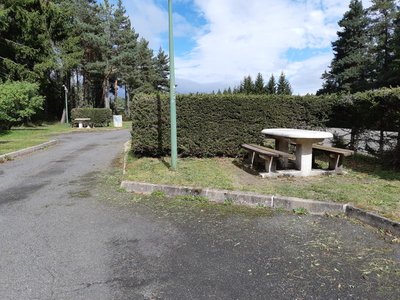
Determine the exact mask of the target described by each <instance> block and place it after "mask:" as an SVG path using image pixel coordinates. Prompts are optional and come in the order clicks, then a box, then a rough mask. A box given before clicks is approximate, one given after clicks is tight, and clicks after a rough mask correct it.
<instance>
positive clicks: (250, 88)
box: [243, 75, 254, 94]
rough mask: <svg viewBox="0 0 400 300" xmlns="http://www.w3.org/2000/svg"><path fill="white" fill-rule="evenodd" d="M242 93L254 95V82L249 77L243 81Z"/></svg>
mask: <svg viewBox="0 0 400 300" xmlns="http://www.w3.org/2000/svg"><path fill="white" fill-rule="evenodd" d="M243 93H245V94H253V93H254V82H253V79H252V78H251V76H250V75H248V76H246V77H244V79H243Z"/></svg>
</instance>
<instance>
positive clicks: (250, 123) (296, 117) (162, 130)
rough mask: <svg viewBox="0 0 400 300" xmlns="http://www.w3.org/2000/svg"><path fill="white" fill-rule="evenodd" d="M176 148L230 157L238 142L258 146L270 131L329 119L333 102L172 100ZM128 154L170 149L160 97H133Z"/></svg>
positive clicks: (164, 104) (211, 97)
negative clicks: (267, 130) (264, 132)
mask: <svg viewBox="0 0 400 300" xmlns="http://www.w3.org/2000/svg"><path fill="white" fill-rule="evenodd" d="M176 103H177V126H178V148H179V150H178V151H179V153H180V154H181V155H183V156H200V157H201V156H235V155H237V153H238V150H239V147H240V145H241V144H242V143H261V142H262V141H263V136H262V134H261V130H262V129H264V128H271V127H292V128H316V127H323V126H324V124H325V122H326V121H327V120H328V119H329V111H330V108H331V106H332V105H333V103H334V98H333V97H331V98H322V97H315V96H306V97H300V96H257V95H251V96H249V95H229V94H226V95H178V96H177V100H176ZM131 116H132V121H133V124H132V149H133V150H134V151H135V152H136V153H138V154H143V155H151V156H157V155H163V154H166V153H167V152H168V151H169V148H170V126H169V101H168V99H167V97H166V96H156V95H137V96H135V97H134V100H133V106H132V110H131Z"/></svg>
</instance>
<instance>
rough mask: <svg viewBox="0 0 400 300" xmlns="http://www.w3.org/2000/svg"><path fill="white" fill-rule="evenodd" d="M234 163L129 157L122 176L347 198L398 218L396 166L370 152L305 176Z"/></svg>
mask: <svg viewBox="0 0 400 300" xmlns="http://www.w3.org/2000/svg"><path fill="white" fill-rule="evenodd" d="M239 166H240V164H239ZM239 166H238V162H236V161H235V160H233V159H231V158H205V159H197V158H185V159H179V161H178V169H177V171H175V172H174V171H171V170H170V169H169V161H168V160H166V159H157V158H140V159H138V158H135V157H130V158H129V160H128V168H127V169H128V172H127V174H126V176H125V179H127V180H133V181H139V182H149V183H160V184H173V185H186V186H195V187H208V188H217V189H228V190H241V191H252V192H257V193H261V194H272V195H281V196H292V197H301V198H307V199H315V200H322V201H335V202H340V203H351V204H354V205H356V206H357V207H360V208H364V209H368V210H372V211H375V212H377V213H379V214H381V215H384V216H386V217H389V218H391V219H394V220H396V221H400V172H395V171H390V170H384V169H382V168H380V167H379V165H378V164H377V162H376V161H374V160H373V159H371V158H365V157H363V156H355V157H353V158H350V159H347V160H346V162H345V167H346V168H345V170H346V171H347V172H348V173H347V174H345V175H329V176H317V177H306V178H304V177H301V178H300V177H299V178H295V177H281V178H268V179H262V178H260V177H258V176H256V175H254V174H250V173H248V172H246V171H244V170H243V169H241V168H240V167H239Z"/></svg>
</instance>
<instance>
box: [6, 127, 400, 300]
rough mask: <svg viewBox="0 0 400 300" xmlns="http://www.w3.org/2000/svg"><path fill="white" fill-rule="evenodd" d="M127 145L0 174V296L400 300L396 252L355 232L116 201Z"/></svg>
mask: <svg viewBox="0 0 400 300" xmlns="http://www.w3.org/2000/svg"><path fill="white" fill-rule="evenodd" d="M128 139H129V132H128V131H115V132H103V133H90V134H80V133H79V134H71V135H65V136H63V137H62V138H61V139H60V143H59V144H58V145H57V146H55V147H52V148H50V149H48V150H46V151H44V152H40V153H35V154H33V155H30V156H27V157H24V158H21V159H18V160H15V161H11V162H7V163H5V164H1V165H0V179H1V180H0V253H1V255H0V271H1V272H0V298H1V299H399V298H400V285H399V282H400V245H399V244H398V243H396V242H395V241H392V240H393V239H394V238H390V237H385V236H383V235H381V234H380V233H378V232H377V231H375V230H373V229H371V228H368V227H365V226H362V225H360V224H358V223H355V222H352V221H349V220H346V219H343V218H338V217H327V216H298V215H292V214H288V213H284V212H270V211H265V212H264V211H263V212H255V211H254V210H253V211H252V210H237V209H235V208H232V207H230V206H226V207H223V206H218V207H217V206H213V205H211V204H198V203H188V202H185V201H176V200H165V199H160V198H157V197H149V198H143V197H139V196H135V195H131V194H127V193H124V192H122V191H121V190H120V189H119V188H118V176H117V175H116V174H114V173H112V172H111V171H110V170H111V169H112V164H113V162H114V163H115V158H116V157H117V156H118V155H119V154H120V153H121V151H122V144H123V143H124V142H125V141H126V140H128Z"/></svg>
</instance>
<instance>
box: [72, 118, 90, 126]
mask: <svg viewBox="0 0 400 300" xmlns="http://www.w3.org/2000/svg"><path fill="white" fill-rule="evenodd" d="M89 122H90V118H76V119H74V124H78V127H79V128H84V127H90V125H89Z"/></svg>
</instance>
